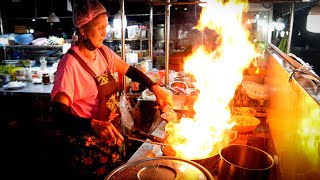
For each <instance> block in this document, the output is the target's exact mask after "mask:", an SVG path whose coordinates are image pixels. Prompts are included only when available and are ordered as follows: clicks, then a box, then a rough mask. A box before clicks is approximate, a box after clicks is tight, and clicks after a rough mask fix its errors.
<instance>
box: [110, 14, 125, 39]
mask: <svg viewBox="0 0 320 180" xmlns="http://www.w3.org/2000/svg"><path fill="white" fill-rule="evenodd" d="M123 19H124V27H123V28H124V29H125V28H126V27H127V17H126V15H124V17H123ZM113 28H114V36H115V38H121V10H119V11H118V12H117V13H116V14H115V15H114V17H113Z"/></svg>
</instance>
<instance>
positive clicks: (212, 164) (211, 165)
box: [161, 130, 238, 174]
mask: <svg viewBox="0 0 320 180" xmlns="http://www.w3.org/2000/svg"><path fill="white" fill-rule="evenodd" d="M225 134H226V136H224V137H226V138H224V139H223V140H222V141H220V142H217V143H216V144H213V146H215V147H216V148H214V150H213V151H212V152H211V153H210V154H209V155H208V157H206V158H197V159H196V158H195V159H190V160H192V161H194V162H196V163H198V164H200V165H202V166H204V167H205V168H206V169H207V170H209V172H210V173H211V174H216V172H215V171H217V170H216V165H218V163H219V160H220V156H219V151H220V149H221V148H223V147H225V146H226V145H228V144H230V143H232V142H233V141H235V140H236V139H237V137H238V133H237V132H236V131H229V130H226V131H225ZM167 138H168V137H166V138H165V139H164V143H166V142H167ZM161 150H162V153H163V154H164V155H165V156H172V157H176V152H175V150H174V149H173V148H172V146H171V145H167V146H162V149H161Z"/></svg>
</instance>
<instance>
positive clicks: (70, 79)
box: [51, 43, 121, 118]
mask: <svg viewBox="0 0 320 180" xmlns="http://www.w3.org/2000/svg"><path fill="white" fill-rule="evenodd" d="M70 49H72V50H73V51H75V52H76V53H77V54H78V55H79V56H80V57H81V58H82V59H83V60H84V61H85V63H86V64H87V65H88V66H89V67H90V68H91V69H92V70H93V72H94V73H95V74H96V75H101V74H103V73H104V72H105V71H106V70H107V69H108V68H109V69H110V70H111V71H112V72H115V71H116V70H115V66H114V59H115V58H120V57H119V56H118V55H117V54H115V53H114V52H113V51H111V50H110V49H109V48H108V47H107V46H103V50H104V51H105V53H106V55H107V60H106V59H105V58H104V56H103V54H102V53H101V52H100V50H99V49H96V50H95V51H96V54H97V56H96V59H95V60H93V61H92V60H91V61H90V60H87V59H86V58H85V57H84V56H83V55H82V54H81V53H80V51H79V48H78V47H77V46H76V45H75V44H74V43H73V44H72V45H71V48H70ZM120 59H121V58H120ZM58 92H64V93H65V94H66V95H67V96H68V97H69V99H70V103H71V105H70V107H71V111H72V113H73V114H76V115H78V116H80V117H84V118H96V117H97V113H98V97H97V95H98V88H97V85H96V83H95V81H94V79H93V77H92V76H91V75H90V74H89V73H88V72H87V71H86V70H85V69H84V68H83V67H82V66H81V64H80V63H79V62H78V60H77V59H76V58H75V57H73V56H72V55H71V54H68V53H66V54H65V55H64V56H63V57H62V58H61V59H60V61H59V64H58V67H57V71H56V77H55V83H54V86H53V89H52V91H51V100H52V99H53V97H54V96H55V95H56V94H57V93H58Z"/></svg>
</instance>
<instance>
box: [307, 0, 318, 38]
mask: <svg viewBox="0 0 320 180" xmlns="http://www.w3.org/2000/svg"><path fill="white" fill-rule="evenodd" d="M319 22H320V1H319V2H318V4H317V5H316V6H314V7H312V8H311V9H310V11H309V14H308V16H307V27H306V29H307V30H308V31H310V32H314V33H320V24H319Z"/></svg>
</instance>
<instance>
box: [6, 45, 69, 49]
mask: <svg viewBox="0 0 320 180" xmlns="http://www.w3.org/2000/svg"><path fill="white" fill-rule="evenodd" d="M2 47H5V48H30V49H39V48H43V49H47V48H62V47H63V45H9V46H2Z"/></svg>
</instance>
